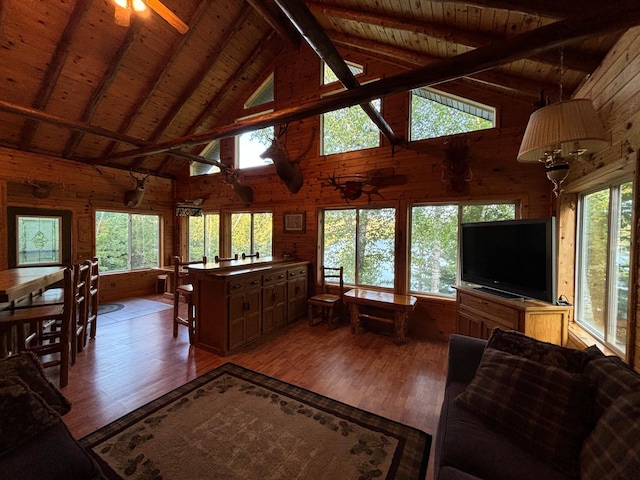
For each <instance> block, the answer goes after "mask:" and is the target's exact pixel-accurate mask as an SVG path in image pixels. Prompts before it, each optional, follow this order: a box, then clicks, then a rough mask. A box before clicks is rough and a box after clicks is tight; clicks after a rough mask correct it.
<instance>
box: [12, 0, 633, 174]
mask: <svg viewBox="0 0 640 480" xmlns="http://www.w3.org/2000/svg"><path fill="white" fill-rule="evenodd" d="M163 3H164V4H165V5H166V6H167V7H168V8H169V9H170V10H171V11H173V12H174V13H175V14H176V15H177V16H178V17H179V18H181V19H182V20H183V21H184V22H185V23H186V24H187V25H189V30H188V32H187V33H186V34H184V35H182V34H180V33H179V32H178V31H176V30H175V29H174V28H173V27H171V26H170V25H169V24H168V23H167V22H165V21H164V20H163V19H162V18H160V16H159V15H157V14H156V13H154V12H153V11H150V10H147V11H146V12H145V13H144V14H134V15H132V17H131V24H130V26H128V27H124V26H119V25H116V23H115V21H114V8H115V7H114V3H113V0H75V1H74V0H2V1H1V2H0V52H1V54H0V55H1V57H0V146H3V147H8V148H12V149H18V150H23V151H29V152H36V153H44V154H47V155H52V156H55V157H60V158H67V159H71V160H75V161H79V162H86V163H89V164H93V165H109V166H114V167H117V168H122V169H127V170H131V171H135V172H142V173H151V174H154V175H159V176H163V177H168V178H177V177H179V176H181V175H184V174H185V172H186V171H188V165H189V162H191V161H192V160H194V159H197V158H198V157H195V155H197V154H198V153H199V152H200V151H201V150H202V148H203V146H204V143H206V142H208V141H210V140H212V139H215V138H222V137H228V136H232V135H235V134H237V133H240V132H241V131H247V130H250V129H254V128H256V127H260V126H265V125H270V124H271V125H272V124H278V123H283V122H284V121H287V120H291V119H294V118H304V117H307V116H311V115H317V114H318V113H321V112H324V111H328V110H331V109H335V108H338V107H341V106H346V105H353V104H357V103H363V102H366V101H368V100H370V99H373V98H376V97H378V96H384V95H388V94H391V93H398V92H399V91H406V90H409V89H411V88H415V87H417V86H420V85H432V84H436V83H441V82H442V81H444V80H453V81H456V82H458V83H461V82H462V83H466V84H469V85H474V86H477V87H479V88H482V89H487V90H491V91H492V92H497V93H498V94H500V95H504V97H505V101H518V102H524V103H527V104H532V103H534V102H535V101H536V100H537V99H538V98H539V96H540V92H541V91H543V90H544V92H545V95H548V96H550V97H551V98H553V99H554V101H555V100H557V99H558V96H559V84H560V81H561V79H562V86H563V92H562V95H563V98H568V97H570V96H571V93H572V92H573V91H574V90H575V89H576V88H577V87H578V86H579V85H580V84H581V83H582V82H583V81H584V80H585V79H586V78H587V77H588V76H589V75H590V74H591V73H592V72H593V71H594V70H595V69H596V68H597V66H598V65H599V64H600V62H601V61H602V59H603V58H604V56H605V55H606V54H607V52H608V51H609V50H610V49H611V48H612V46H613V45H614V44H615V42H616V40H617V38H618V37H619V36H620V34H621V33H622V32H623V31H624V29H626V28H629V27H630V26H632V25H636V24H640V5H638V3H640V2H637V1H636V0H610V1H609V2H606V4H605V5H604V7H603V6H602V2H601V1H600V0H583V1H581V2H562V1H558V0H536V1H535V2H532V1H530V0H468V1H457V0H454V1H416V0H315V1H308V2H302V1H300V0H246V1H243V0H230V1H226V2H219V1H210V0H164V1H163ZM598 9H601V10H600V11H598ZM585 14H586V15H587V17H584V18H583V15H585ZM294 24H295V25H294ZM296 26H297V28H296ZM299 31H302V32H303V35H301V34H300V33H299ZM304 42H307V43H309V44H311V45H312V46H313V48H314V50H316V52H318V54H319V55H320V56H321V57H323V59H324V60H325V61H327V63H329V64H330V65H332V66H333V68H334V71H335V72H336V73H337V74H338V76H339V77H340V78H341V79H342V81H343V83H344V84H345V85H346V86H347V88H348V90H347V91H346V92H344V94H341V95H338V96H334V97H332V98H331V99H319V100H318V101H315V102H312V103H310V104H305V105H299V106H297V107H292V108H288V109H286V111H285V110H282V111H275V112H273V113H271V114H269V115H264V116H262V117H258V118H257V119H251V120H247V121H244V122H240V123H237V122H234V119H235V118H237V117H239V116H241V115H242V112H241V111H240V110H239V109H238V106H240V107H242V104H243V102H244V101H245V100H246V98H247V96H248V94H249V93H250V92H252V91H253V90H254V89H255V88H256V87H257V86H258V85H259V84H260V82H261V81H262V80H263V79H264V75H265V72H267V71H270V70H271V69H272V68H273V65H274V64H275V62H277V59H278V56H279V54H281V53H282V52H283V51H287V50H290V49H293V50H296V49H298V48H300V45H301V44H303V43H304ZM561 44H564V46H563V48H562V50H560V48H558V47H559V45H561ZM347 51H353V52H357V53H362V54H365V55H367V56H369V57H373V58H375V59H377V60H380V61H383V62H387V63H388V64H389V66H390V71H393V70H397V71H404V72H405V73H403V74H401V75H399V76H397V77H391V78H387V79H385V80H382V81H379V82H374V83H373V84H367V85H366V86H362V87H361V86H359V84H358V83H357V80H355V79H354V78H346V77H348V72H343V74H342V75H341V73H340V71H341V66H344V64H343V63H342V62H343V61H342V57H341V55H342V54H343V53H344V52H347ZM561 51H562V58H561V55H560V52H561ZM560 65H563V67H564V68H562V69H561V68H560ZM398 67H400V68H398ZM372 114H373V112H372ZM378 121H379V122H380V123H378V122H376V123H378V125H379V126H380V128H381V130H382V131H383V133H385V122H384V119H383V118H380V119H378ZM385 135H387V137H388V138H389V139H390V141H392V142H394V141H400V139H398V138H394V137H393V132H390V131H387V132H386V133H385ZM169 151H171V153H169Z"/></svg>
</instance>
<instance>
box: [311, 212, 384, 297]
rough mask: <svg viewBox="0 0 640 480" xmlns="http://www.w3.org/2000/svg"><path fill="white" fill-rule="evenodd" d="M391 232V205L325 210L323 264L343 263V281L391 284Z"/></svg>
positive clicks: (337, 264)
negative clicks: (386, 206)
mask: <svg viewBox="0 0 640 480" xmlns="http://www.w3.org/2000/svg"><path fill="white" fill-rule="evenodd" d="M395 232H396V211H395V209H394V208H345V209H339V210H325V211H324V221H323V242H322V246H323V256H322V257H323V258H322V262H323V265H326V266H327V267H339V266H342V267H344V281H345V283H349V284H352V285H369V286H376V287H388V288H393V286H394V280H395V262H394V259H395V255H394V252H395Z"/></svg>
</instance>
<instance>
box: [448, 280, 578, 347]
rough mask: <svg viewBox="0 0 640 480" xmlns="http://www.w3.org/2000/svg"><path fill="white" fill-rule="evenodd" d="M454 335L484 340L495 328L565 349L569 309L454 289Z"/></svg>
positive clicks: (545, 303)
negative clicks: (455, 321) (519, 333)
mask: <svg viewBox="0 0 640 480" xmlns="http://www.w3.org/2000/svg"><path fill="white" fill-rule="evenodd" d="M456 298H457V303H458V318H457V328H456V331H457V333H460V334H462V335H469V336H471V337H477V338H484V339H487V338H489V337H490V336H491V332H492V331H493V329H494V328H495V327H500V328H502V329H504V330H516V331H518V332H522V333H524V334H525V335H528V336H530V337H533V338H537V339H538V340H542V341H545V342H550V343H555V344H557V345H565V344H566V343H567V335H568V332H567V328H568V325H569V316H570V313H571V308H570V307H566V306H558V305H552V304H550V303H547V302H543V301H540V300H531V299H520V298H518V299H507V298H503V297H500V296H498V295H494V294H492V293H487V292H484V291H480V290H478V289H475V288H471V287H462V286H460V287H457V296H456Z"/></svg>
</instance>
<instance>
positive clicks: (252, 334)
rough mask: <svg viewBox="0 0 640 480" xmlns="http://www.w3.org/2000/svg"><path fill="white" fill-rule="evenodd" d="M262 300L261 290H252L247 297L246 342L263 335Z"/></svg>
mask: <svg viewBox="0 0 640 480" xmlns="http://www.w3.org/2000/svg"><path fill="white" fill-rule="evenodd" d="M261 299H262V295H261V291H260V290H251V291H249V292H247V293H246V295H245V319H244V321H245V341H246V342H249V341H251V340H253V339H255V338H258V337H259V336H260V335H262V305H261V302H260V300H261Z"/></svg>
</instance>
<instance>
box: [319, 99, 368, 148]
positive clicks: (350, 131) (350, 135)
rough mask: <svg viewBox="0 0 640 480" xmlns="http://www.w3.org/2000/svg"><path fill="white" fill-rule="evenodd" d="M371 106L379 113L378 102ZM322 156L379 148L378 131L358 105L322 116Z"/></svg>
mask: <svg viewBox="0 0 640 480" xmlns="http://www.w3.org/2000/svg"><path fill="white" fill-rule="evenodd" d="M372 103H373V106H374V107H375V108H376V109H377V110H378V111H380V100H379V99H378V100H374V101H373V102H372ZM321 119H322V120H321V122H322V155H331V154H334V153H343V152H351V151H354V150H364V149H365V148H374V147H379V146H380V130H379V129H378V127H377V126H376V124H375V123H373V122H372V121H371V119H370V118H369V116H368V115H367V114H366V113H365V112H364V110H362V107H360V105H354V106H352V107H347V108H341V109H339V110H334V111H333V112H328V113H324V114H322V117H321Z"/></svg>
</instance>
